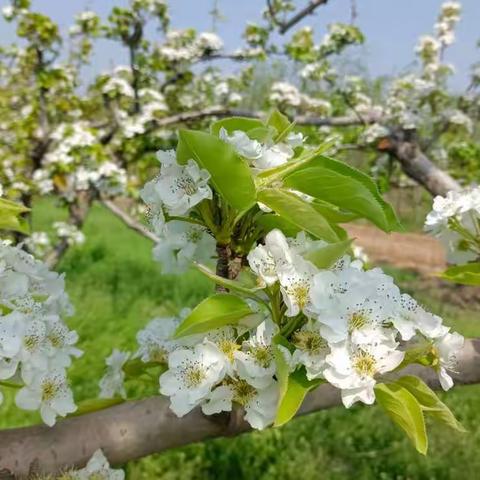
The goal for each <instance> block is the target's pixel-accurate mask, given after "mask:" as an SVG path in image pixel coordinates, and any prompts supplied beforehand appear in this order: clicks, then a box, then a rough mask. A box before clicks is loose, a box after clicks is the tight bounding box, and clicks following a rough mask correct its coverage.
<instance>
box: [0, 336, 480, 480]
mask: <svg viewBox="0 0 480 480" xmlns="http://www.w3.org/2000/svg"><path fill="white" fill-rule="evenodd" d="M457 371H458V372H459V373H456V374H454V379H455V382H456V383H457V384H472V383H478V382H480V339H474V340H467V341H466V343H465V347H464V349H463V350H462V352H461V354H460V355H459V357H458V370H457ZM412 373H413V374H416V375H418V376H420V377H422V378H423V379H424V380H425V381H426V382H427V383H428V384H429V385H430V386H432V387H433V388H438V381H437V378H436V375H435V373H434V372H433V371H432V370H431V369H426V368H424V367H421V366H417V365H416V366H411V367H408V368H406V369H405V370H404V371H402V372H400V373H399V374H398V375H403V374H412ZM168 404H169V400H168V399H167V398H164V397H153V398H149V399H146V400H140V401H132V402H126V403H124V404H122V405H117V406H114V407H111V408H108V409H105V410H102V411H99V412H95V413H90V414H87V415H83V416H79V417H74V418H70V419H67V420H64V421H61V422H59V423H58V424H57V425H56V426H54V427H52V428H49V427H47V426H44V425H42V426H34V427H25V428H17V429H11V430H4V431H2V432H0V472H1V471H2V470H3V471H4V472H5V473H7V472H10V475H11V476H10V478H16V479H17V478H18V479H22V478H28V476H29V475H30V474H32V473H36V474H38V473H57V472H60V471H62V470H65V469H66V468H69V467H83V466H84V465H85V464H86V462H87V461H88V459H89V458H90V457H91V456H92V454H93V453H94V452H95V450H96V449H98V448H102V450H103V451H104V452H105V455H106V456H107V458H108V459H109V460H110V462H111V463H112V464H113V465H121V464H123V463H125V462H127V461H129V460H134V459H137V458H140V457H144V456H146V455H150V454H152V453H156V452H161V451H163V450H167V449H170V448H175V447H179V446H182V445H186V444H189V443H193V442H198V441H202V440H206V439H209V438H213V437H220V436H234V435H239V434H241V433H243V432H246V431H248V430H249V429H250V427H249V426H248V424H246V423H245V422H244V421H243V420H242V419H241V415H240V412H239V411H235V412H233V413H232V414H220V415H213V416H208V417H207V416H205V415H203V414H202V413H201V411H200V409H196V410H194V411H192V412H191V413H189V414H188V415H186V416H185V417H183V418H177V417H176V416H175V415H174V414H173V413H172V412H171V411H170V409H169V407H168ZM339 404H340V393H339V390H337V389H335V388H334V387H332V386H330V385H328V384H325V385H322V386H320V387H319V388H318V389H317V390H315V391H313V392H312V393H310V394H309V395H307V397H306V399H305V402H304V403H303V405H302V407H301V409H300V411H299V413H298V414H299V415H303V414H307V413H311V412H315V411H318V410H322V409H326V408H330V407H334V406H336V405H339ZM6 478H8V477H6Z"/></svg>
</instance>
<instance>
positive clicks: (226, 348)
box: [218, 338, 240, 362]
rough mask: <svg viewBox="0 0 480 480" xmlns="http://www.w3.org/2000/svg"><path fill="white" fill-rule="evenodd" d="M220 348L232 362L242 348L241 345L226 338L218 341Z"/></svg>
mask: <svg viewBox="0 0 480 480" xmlns="http://www.w3.org/2000/svg"><path fill="white" fill-rule="evenodd" d="M218 348H219V349H220V351H221V352H222V353H223V354H224V355H225V356H226V357H227V358H228V359H229V360H230V362H233V355H234V353H235V352H236V351H237V350H238V349H239V348H240V345H238V344H237V343H235V342H232V341H231V340H228V339H226V338H225V339H222V340H220V342H218Z"/></svg>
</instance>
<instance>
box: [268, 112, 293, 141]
mask: <svg viewBox="0 0 480 480" xmlns="http://www.w3.org/2000/svg"><path fill="white" fill-rule="evenodd" d="M267 125H268V126H270V127H273V128H274V129H275V130H276V131H277V134H278V135H279V136H280V135H281V134H282V133H283V132H285V131H286V130H288V129H290V128H291V127H292V126H293V125H292V123H291V122H290V120H289V119H288V118H287V117H286V116H285V115H283V113H280V112H279V111H278V110H273V111H272V113H271V114H270V115H269V117H268V119H267ZM287 134H288V132H287Z"/></svg>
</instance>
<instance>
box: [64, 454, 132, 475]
mask: <svg viewBox="0 0 480 480" xmlns="http://www.w3.org/2000/svg"><path fill="white" fill-rule="evenodd" d="M70 475H71V476H72V478H73V479H74V480H123V479H124V478H125V472H124V471H123V470H119V469H118V470H114V469H112V468H110V464H109V463H108V460H107V458H106V457H105V455H104V454H103V452H102V450H101V449H98V450H96V451H95V453H94V454H93V455H92V457H91V458H90V460H89V461H88V463H87V465H86V466H85V468H82V469H80V470H74V471H73V472H71V474H70Z"/></svg>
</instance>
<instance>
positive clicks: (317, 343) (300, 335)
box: [293, 330, 327, 355]
mask: <svg viewBox="0 0 480 480" xmlns="http://www.w3.org/2000/svg"><path fill="white" fill-rule="evenodd" d="M293 344H294V345H295V346H296V347H297V348H298V349H300V350H303V351H306V352H308V353H309V354H310V355H318V354H319V353H321V352H322V351H323V350H325V349H326V348H327V342H326V341H325V339H324V338H322V336H321V335H320V334H319V333H317V332H312V331H309V330H300V331H299V332H296V333H295V334H294V335H293Z"/></svg>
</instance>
